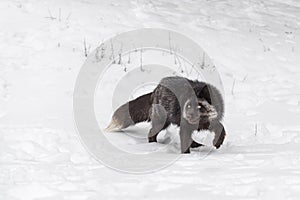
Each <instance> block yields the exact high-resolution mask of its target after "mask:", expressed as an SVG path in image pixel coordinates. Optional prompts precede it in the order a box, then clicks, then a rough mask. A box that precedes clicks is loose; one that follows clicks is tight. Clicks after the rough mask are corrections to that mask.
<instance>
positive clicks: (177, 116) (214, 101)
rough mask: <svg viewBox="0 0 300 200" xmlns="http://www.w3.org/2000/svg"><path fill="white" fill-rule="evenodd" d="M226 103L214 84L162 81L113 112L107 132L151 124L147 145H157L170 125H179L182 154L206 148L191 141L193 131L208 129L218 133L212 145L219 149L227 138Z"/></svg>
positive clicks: (191, 81)
mask: <svg viewBox="0 0 300 200" xmlns="http://www.w3.org/2000/svg"><path fill="white" fill-rule="evenodd" d="M223 115H224V101H223V98H222V95H221V93H220V92H219V90H218V89H217V88H216V87H214V86H213V85H211V84H208V83H206V82H201V81H198V80H190V79H188V78H184V77H180V76H170V77H165V78H163V79H161V81H160V82H159V84H158V85H157V87H156V88H155V89H154V90H153V91H152V92H149V93H147V94H144V95H142V96H139V97H137V98H136V99H134V100H131V101H129V102H126V103H125V104H123V105H121V106H120V107H119V108H118V109H117V110H116V111H115V112H114V113H113V116H112V119H111V122H110V124H109V125H108V126H107V128H106V129H105V130H106V131H108V132H113V131H120V130H122V129H125V128H127V127H129V126H133V125H135V124H137V123H140V122H151V129H150V131H149V133H148V142H157V135H158V134H159V133H160V132H161V131H162V130H164V129H166V128H168V127H169V126H170V125H171V124H175V125H177V126H178V127H179V128H180V129H179V136H180V148H181V153H190V148H197V147H200V146H203V144H200V143H198V142H196V141H194V140H193V139H192V132H193V131H195V130H197V131H200V130H209V131H211V132H214V133H215V136H214V139H213V145H214V146H215V147H216V148H217V149H218V148H219V147H220V146H221V145H222V144H223V141H224V139H225V136H226V132H225V128H224V126H223V124H222V123H221V121H222V118H223Z"/></svg>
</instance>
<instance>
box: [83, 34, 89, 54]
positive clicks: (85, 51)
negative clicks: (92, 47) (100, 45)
mask: <svg viewBox="0 0 300 200" xmlns="http://www.w3.org/2000/svg"><path fill="white" fill-rule="evenodd" d="M83 46H84V56H85V57H87V56H88V50H87V47H86V41H85V38H84V40H83Z"/></svg>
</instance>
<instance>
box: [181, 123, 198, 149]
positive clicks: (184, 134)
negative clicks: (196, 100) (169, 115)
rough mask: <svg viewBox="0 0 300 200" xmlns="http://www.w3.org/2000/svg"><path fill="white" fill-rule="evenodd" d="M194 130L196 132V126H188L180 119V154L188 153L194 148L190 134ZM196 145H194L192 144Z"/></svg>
mask: <svg viewBox="0 0 300 200" xmlns="http://www.w3.org/2000/svg"><path fill="white" fill-rule="evenodd" d="M194 130H197V126H196V125H191V124H189V123H188V122H187V121H186V120H185V119H183V118H182V119H181V123H180V132H179V134H180V147H181V153H190V147H192V148H193V147H194V146H192V145H193V139H192V133H193V131H194ZM194 144H196V143H194Z"/></svg>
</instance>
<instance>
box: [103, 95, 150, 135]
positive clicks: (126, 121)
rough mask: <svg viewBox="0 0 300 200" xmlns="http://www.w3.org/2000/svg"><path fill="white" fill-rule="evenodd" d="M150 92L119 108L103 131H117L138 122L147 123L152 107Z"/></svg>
mask: <svg viewBox="0 0 300 200" xmlns="http://www.w3.org/2000/svg"><path fill="white" fill-rule="evenodd" d="M151 95H152V92H150V93H148V94H145V95H143V96H140V97H138V98H136V99H134V100H132V101H129V102H127V103H125V104H123V105H122V106H121V107H119V108H118V109H117V110H116V111H115V112H114V114H113V116H112V120H111V122H110V124H109V125H108V126H107V128H106V129H105V131H118V130H121V129H124V128H127V127H129V126H131V125H134V124H137V123H139V122H144V121H149V120H150V117H149V112H150V109H151V105H152V100H151Z"/></svg>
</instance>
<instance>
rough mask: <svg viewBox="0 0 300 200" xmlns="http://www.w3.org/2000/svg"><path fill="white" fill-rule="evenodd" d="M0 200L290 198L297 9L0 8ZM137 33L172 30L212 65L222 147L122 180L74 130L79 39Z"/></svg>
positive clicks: (297, 150) (81, 3)
mask: <svg viewBox="0 0 300 200" xmlns="http://www.w3.org/2000/svg"><path fill="white" fill-rule="evenodd" d="M0 10H1V14H0V16H1V17H0V44H1V45H0V52H1V54H0V199H5V200H15V199H24V200H30V199H47V200H48V199H72V200H73V199H89V200H91V199H105V198H108V197H109V198H111V199H157V198H159V199H171V198H172V199H182V198H186V197H188V198H189V199H230V200H231V199H286V200H288V199H299V196H300V124H299V120H300V82H299V78H300V49H299V48H300V38H299V35H300V3H299V1H297V0H286V1H280V0H267V1H260V0H253V1H248V0H242V1H229V0H211V1H199V2H197V1H192V0H184V1H182V0H175V1H167V0H160V1H146V0H140V1H117V0H114V1H97V0H73V1H71V0H65V1H59V0H54V1H40V0H23V1H20V0H2V1H0ZM142 27H159V28H169V29H172V30H177V31H179V32H180V33H183V34H185V35H187V36H189V37H191V38H193V39H194V40H195V41H197V42H198V43H199V44H200V45H201V46H202V47H203V48H204V49H205V51H206V52H207V54H208V55H209V56H210V57H211V58H212V59H213V62H214V63H215V64H216V66H217V67H218V70H219V72H220V74H221V78H222V80H223V83H224V87H225V93H226V97H225V99H226V123H225V126H226V129H227V132H228V137H227V138H226V141H225V144H224V146H223V147H222V148H221V149H220V150H218V151H214V152H213V153H212V154H210V155H209V156H208V157H206V158H205V159H200V158H199V153H201V149H200V152H193V153H192V154H190V155H185V156H184V157H182V159H180V160H179V161H177V162H175V163H174V164H173V165H172V166H170V167H168V168H166V169H164V170H161V171H158V172H156V173H151V174H144V175H131V174H124V173H119V172H116V171H113V170H111V169H108V168H106V167H105V166H103V165H101V164H99V163H98V162H97V161H95V160H94V159H93V158H92V157H91V156H90V155H89V154H88V153H87V152H86V150H85V149H84V148H83V147H82V145H81V143H80V139H79V137H78V135H77V134H76V132H75V128H74V121H73V115H72V94H73V87H74V84H75V80H76V76H77V74H78V72H79V70H80V67H81V65H82V64H83V62H84V61H85V59H86V58H85V57H84V48H83V41H84V40H85V41H86V44H87V47H88V50H90V51H91V50H93V49H94V48H96V47H97V46H99V44H100V43H101V42H102V40H104V39H106V38H109V37H110V36H113V35H115V34H116V33H119V32H122V31H128V30H132V29H136V28H142Z"/></svg>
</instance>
